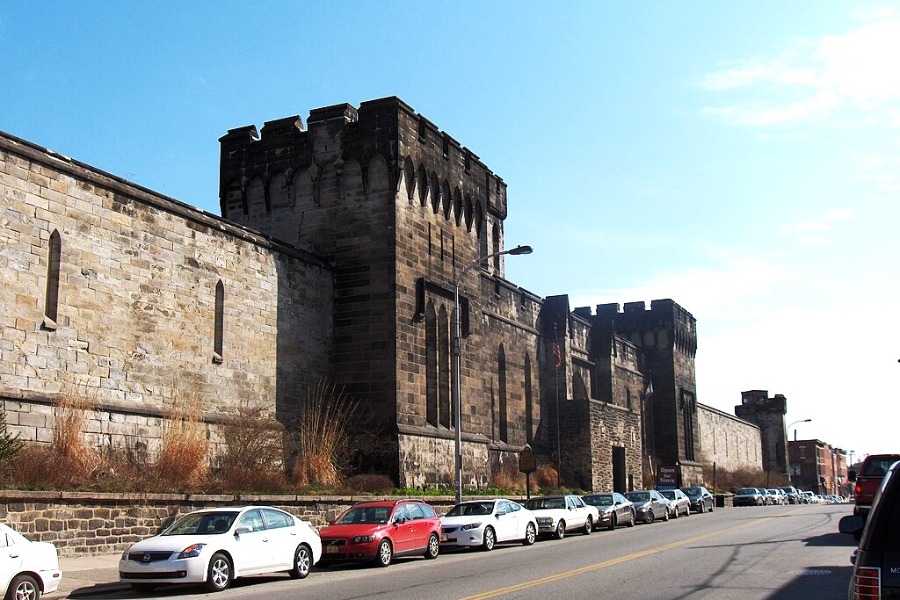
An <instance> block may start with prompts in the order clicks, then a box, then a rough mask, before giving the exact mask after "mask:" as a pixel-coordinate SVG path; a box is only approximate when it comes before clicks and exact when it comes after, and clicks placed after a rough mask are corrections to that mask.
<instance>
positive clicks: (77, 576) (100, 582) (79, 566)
mask: <svg viewBox="0 0 900 600" xmlns="http://www.w3.org/2000/svg"><path fill="white" fill-rule="evenodd" d="M120 556H121V553H118V552H117V553H116V554H98V555H94V556H78V557H66V558H60V559H59V568H60V570H61V571H62V574H63V575H62V582H60V584H59V590H57V591H56V592H54V593H52V594H48V595H47V598H48V600H61V599H62V598H81V597H84V596H93V595H94V594H109V593H112V592H119V591H123V590H127V589H128V585H127V584H122V583H119V557H120Z"/></svg>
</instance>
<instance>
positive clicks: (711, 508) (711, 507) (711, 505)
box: [709, 502, 716, 512]
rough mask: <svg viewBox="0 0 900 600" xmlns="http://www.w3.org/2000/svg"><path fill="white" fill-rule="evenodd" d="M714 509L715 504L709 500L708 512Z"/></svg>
mask: <svg viewBox="0 0 900 600" xmlns="http://www.w3.org/2000/svg"><path fill="white" fill-rule="evenodd" d="M714 510H716V505H715V504H713V503H712V502H710V503H709V512H712V511H714Z"/></svg>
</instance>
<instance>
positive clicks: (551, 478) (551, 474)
mask: <svg viewBox="0 0 900 600" xmlns="http://www.w3.org/2000/svg"><path fill="white" fill-rule="evenodd" d="M532 479H533V480H534V484H535V485H536V486H537V487H538V488H539V489H557V488H559V475H557V473H556V469H554V468H553V467H551V466H550V465H541V466H539V467H538V468H537V471H535V472H534V476H533V478H532Z"/></svg>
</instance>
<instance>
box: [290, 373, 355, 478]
mask: <svg viewBox="0 0 900 600" xmlns="http://www.w3.org/2000/svg"><path fill="white" fill-rule="evenodd" d="M357 406H358V403H357V402H356V401H355V400H353V399H351V398H349V397H348V396H346V395H345V394H344V391H343V389H336V388H335V386H334V385H332V384H329V383H327V382H325V381H320V382H319V383H318V384H317V385H316V386H315V388H313V389H312V390H311V391H310V394H309V395H308V397H307V399H306V402H305V403H304V404H303V406H302V407H301V409H300V415H299V418H298V419H297V424H296V427H295V429H294V431H293V432H292V433H293V436H294V438H295V443H296V449H297V458H296V460H295V461H294V465H293V467H292V469H291V478H292V479H293V480H294V481H295V482H296V483H297V484H298V485H301V486H305V485H324V486H333V485H338V484H340V482H341V479H342V475H343V473H342V470H343V467H344V466H345V462H346V459H347V458H348V457H347V455H346V453H347V449H348V448H349V446H350V444H349V442H350V431H349V426H348V425H349V423H350V422H351V421H352V419H353V416H354V413H355V412H356V408H357ZM342 459H343V460H342Z"/></svg>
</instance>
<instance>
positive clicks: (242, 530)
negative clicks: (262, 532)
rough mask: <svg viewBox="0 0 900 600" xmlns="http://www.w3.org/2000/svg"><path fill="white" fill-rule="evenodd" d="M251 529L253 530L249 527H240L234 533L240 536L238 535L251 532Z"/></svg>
mask: <svg viewBox="0 0 900 600" xmlns="http://www.w3.org/2000/svg"><path fill="white" fill-rule="evenodd" d="M251 531H253V530H252V529H251V528H249V527H238V528H237V529H235V530H234V535H236V536H238V535H242V534H245V533H250V532H251Z"/></svg>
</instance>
